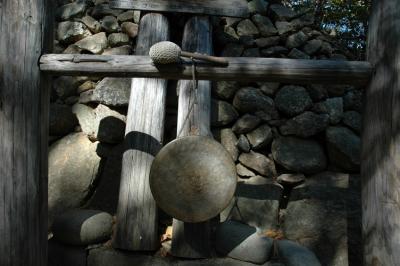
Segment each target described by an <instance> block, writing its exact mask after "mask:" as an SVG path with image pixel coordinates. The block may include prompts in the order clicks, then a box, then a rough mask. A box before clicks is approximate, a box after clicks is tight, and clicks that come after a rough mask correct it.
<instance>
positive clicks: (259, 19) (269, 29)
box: [251, 14, 278, 37]
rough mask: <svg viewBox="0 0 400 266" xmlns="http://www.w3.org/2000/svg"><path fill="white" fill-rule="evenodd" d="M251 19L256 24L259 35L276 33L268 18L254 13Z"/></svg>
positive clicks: (264, 35)
mask: <svg viewBox="0 0 400 266" xmlns="http://www.w3.org/2000/svg"><path fill="white" fill-rule="evenodd" d="M251 19H252V21H253V22H254V24H255V25H256V26H257V28H258V30H259V32H260V35H261V36H263V37H268V36H273V35H276V34H277V33H278V31H277V30H276V28H275V26H274V24H273V23H272V21H271V20H270V19H269V18H267V17H265V16H261V15H259V14H256V15H254V16H253V17H252V18H251Z"/></svg>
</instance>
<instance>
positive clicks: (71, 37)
mask: <svg viewBox="0 0 400 266" xmlns="http://www.w3.org/2000/svg"><path fill="white" fill-rule="evenodd" d="M90 35H92V34H91V33H90V31H89V30H88V28H87V27H86V26H85V25H84V24H83V23H81V22H73V21H64V22H60V23H58V28H57V40H58V41H59V42H60V43H63V44H71V43H74V42H77V41H79V40H82V39H83V38H86V37H88V36H90Z"/></svg>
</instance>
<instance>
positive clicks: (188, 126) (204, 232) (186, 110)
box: [171, 17, 213, 258]
mask: <svg viewBox="0 0 400 266" xmlns="http://www.w3.org/2000/svg"><path fill="white" fill-rule="evenodd" d="M182 47H183V48H184V49H185V50H186V51H191V52H201V53H207V54H211V53H212V37H211V25H210V22H209V19H208V17H193V18H191V19H190V20H189V21H188V22H187V23H186V26H185V30H184V35H183V45H182ZM178 91H179V105H178V125H177V135H178V136H177V138H180V137H184V136H190V135H197V136H210V137H211V136H212V135H211V131H210V117H211V116H210V110H211V107H210V106H211V82H210V81H199V82H198V88H197V90H195V88H194V87H193V84H192V81H189V80H181V81H179V83H178ZM196 93H197V103H195V104H194V105H193V104H192V103H193V101H196V96H195V95H196ZM192 106H193V107H192ZM191 107H192V108H191ZM171 253H172V255H173V256H176V257H184V258H208V257H211V256H212V253H213V252H212V243H211V224H210V222H209V221H207V222H203V223H192V224H190V223H183V222H181V221H178V220H176V219H174V222H173V237H172V250H171Z"/></svg>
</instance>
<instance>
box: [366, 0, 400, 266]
mask: <svg viewBox="0 0 400 266" xmlns="http://www.w3.org/2000/svg"><path fill="white" fill-rule="evenodd" d="M399 21H400V5H399V2H398V1H397V0H375V1H373V6H372V10H371V18H370V24H369V37H368V49H367V50H368V60H369V62H370V63H371V64H372V65H373V66H374V67H375V71H374V73H373V74H372V78H371V83H370V85H369V87H368V89H367V91H366V98H365V99H366V101H365V111H364V124H363V127H364V130H363V134H362V135H363V137H362V157H361V158H362V160H361V162H362V163H361V175H362V206H363V241H364V265H371V266H372V265H373V266H383V265H385V266H389V265H390V266H394V265H400V252H399V251H400V163H399V162H400V79H399V75H400V68H399V60H400V50H399V47H400V24H399Z"/></svg>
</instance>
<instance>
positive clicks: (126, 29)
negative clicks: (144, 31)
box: [121, 22, 139, 39]
mask: <svg viewBox="0 0 400 266" xmlns="http://www.w3.org/2000/svg"><path fill="white" fill-rule="evenodd" d="M121 30H122V32H123V33H126V34H128V36H129V37H130V38H132V39H133V38H136V36H137V35H138V32H139V25H138V24H135V23H132V22H124V23H122V25H121Z"/></svg>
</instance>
